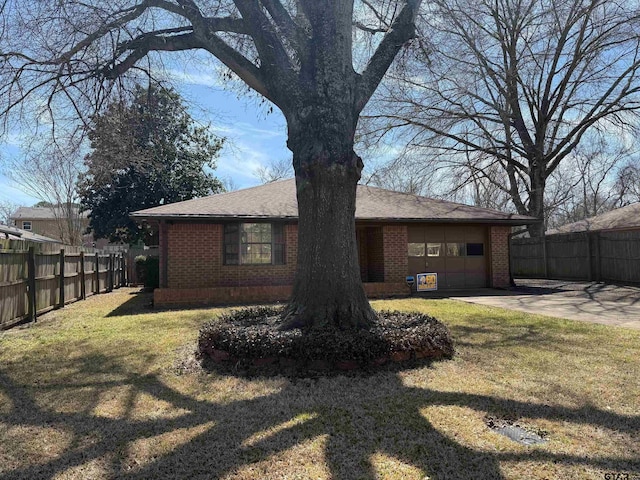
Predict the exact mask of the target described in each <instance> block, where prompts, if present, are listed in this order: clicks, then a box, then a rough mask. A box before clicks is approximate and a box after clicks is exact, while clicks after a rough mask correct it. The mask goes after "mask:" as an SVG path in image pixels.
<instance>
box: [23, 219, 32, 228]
mask: <svg viewBox="0 0 640 480" xmlns="http://www.w3.org/2000/svg"><path fill="white" fill-rule="evenodd" d="M22 229H23V230H31V222H28V221H26V220H25V221H23V222H22Z"/></svg>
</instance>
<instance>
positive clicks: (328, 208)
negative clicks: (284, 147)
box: [283, 107, 376, 331]
mask: <svg viewBox="0 0 640 480" xmlns="http://www.w3.org/2000/svg"><path fill="white" fill-rule="evenodd" d="M315 110H316V111H314V112H312V113H311V114H310V115H309V116H308V117H306V118H303V119H301V118H297V119H292V120H291V121H289V142H288V144H289V148H290V149H291V150H292V151H293V163H294V169H295V172H296V189H297V199H298V218H299V221H298V265H297V269H296V276H295V280H294V286H293V294H292V296H291V299H290V300H289V304H288V306H287V308H286V309H285V312H284V324H283V328H284V329H290V328H302V329H303V330H305V331H309V330H317V329H325V328H337V329H340V330H346V329H361V328H367V327H368V326H370V325H371V324H372V322H373V320H374V319H375V317H376V314H375V312H374V311H373V309H372V308H371V306H370V305H369V301H368V300H367V297H366V294H365V292H364V287H363V285H362V281H361V278H360V267H359V262H358V251H357V243H356V229H355V210H356V188H357V184H358V180H360V173H361V171H362V167H363V164H362V160H361V159H360V157H359V156H358V155H357V154H356V153H355V152H354V151H353V137H354V133H355V125H356V122H357V114H355V113H354V114H353V115H352V114H350V112H354V110H353V108H351V109H348V108H344V109H336V110H333V111H327V109H325V108H323V107H321V108H318V109H315Z"/></svg>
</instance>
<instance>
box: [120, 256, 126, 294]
mask: <svg viewBox="0 0 640 480" xmlns="http://www.w3.org/2000/svg"><path fill="white" fill-rule="evenodd" d="M126 271H127V263H126V262H125V260H124V253H122V252H120V286H121V287H124V286H125V285H126V284H127V277H126V276H125V275H126Z"/></svg>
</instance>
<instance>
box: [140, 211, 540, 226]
mask: <svg viewBox="0 0 640 480" xmlns="http://www.w3.org/2000/svg"><path fill="white" fill-rule="evenodd" d="M129 216H130V217H131V218H133V219H134V220H138V221H145V220H146V221H149V220H153V221H159V220H165V221H167V220H169V221H170V220H225V221H227V220H298V216H286V215H279V216H275V215H205V214H202V215H198V214H141V213H132V214H130V215H129ZM356 221H358V222H386V223H476V224H477V223H480V224H485V225H512V226H518V225H533V224H536V223H540V220H539V219H537V218H499V219H495V218H397V217H396V218H392V217H356Z"/></svg>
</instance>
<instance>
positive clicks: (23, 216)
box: [11, 207, 94, 247]
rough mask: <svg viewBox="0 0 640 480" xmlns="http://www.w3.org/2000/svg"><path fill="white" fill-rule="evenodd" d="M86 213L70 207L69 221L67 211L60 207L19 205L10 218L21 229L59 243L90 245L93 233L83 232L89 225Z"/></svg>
mask: <svg viewBox="0 0 640 480" xmlns="http://www.w3.org/2000/svg"><path fill="white" fill-rule="evenodd" d="M88 213H89V212H80V211H79V208H78V207H72V214H71V216H72V219H71V221H70V220H69V216H68V215H67V212H66V211H65V210H64V209H62V208H60V207H19V208H18V209H17V210H16V212H15V213H14V214H13V215H12V216H11V220H12V221H13V222H14V223H15V225H16V227H18V228H20V229H22V230H25V231H28V232H32V233H36V234H38V235H44V236H46V237H51V238H55V239H56V240H57V241H59V242H60V243H65V244H76V245H77V244H81V245H84V246H86V247H91V246H93V244H94V240H93V235H91V234H86V233H85V232H86V231H87V227H88V226H89V219H88V218H87V215H88Z"/></svg>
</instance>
